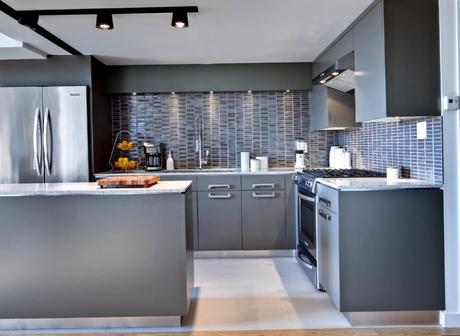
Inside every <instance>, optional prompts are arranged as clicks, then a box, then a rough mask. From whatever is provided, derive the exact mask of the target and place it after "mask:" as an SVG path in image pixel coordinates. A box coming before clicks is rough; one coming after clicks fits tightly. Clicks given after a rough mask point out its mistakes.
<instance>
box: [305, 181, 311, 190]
mask: <svg viewBox="0 0 460 336" xmlns="http://www.w3.org/2000/svg"><path fill="white" fill-rule="evenodd" d="M305 184H306V185H307V187H309V188H311V187H312V186H313V183H312V182H311V181H308V182H306V183H305Z"/></svg>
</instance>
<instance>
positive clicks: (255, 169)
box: [251, 159, 260, 173]
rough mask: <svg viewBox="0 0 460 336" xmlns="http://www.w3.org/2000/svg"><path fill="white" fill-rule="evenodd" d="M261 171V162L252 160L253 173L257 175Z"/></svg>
mask: <svg viewBox="0 0 460 336" xmlns="http://www.w3.org/2000/svg"><path fill="white" fill-rule="evenodd" d="M259 170H260V161H259V160H254V159H252V160H251V172H252V173H256V172H258V171H259Z"/></svg>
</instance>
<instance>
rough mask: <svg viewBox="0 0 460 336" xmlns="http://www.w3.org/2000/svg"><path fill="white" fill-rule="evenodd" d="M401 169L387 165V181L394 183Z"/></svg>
mask: <svg viewBox="0 0 460 336" xmlns="http://www.w3.org/2000/svg"><path fill="white" fill-rule="evenodd" d="M400 171H401V169H400V168H399V167H388V168H387V182H388V183H395V182H398V180H399V174H400Z"/></svg>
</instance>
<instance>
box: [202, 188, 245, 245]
mask: <svg viewBox="0 0 460 336" xmlns="http://www.w3.org/2000/svg"><path fill="white" fill-rule="evenodd" d="M198 245H199V250H201V251H212V250H218V251H220V250H241V191H231V190H230V191H207V192H198Z"/></svg>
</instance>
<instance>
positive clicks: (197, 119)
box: [195, 116, 209, 169]
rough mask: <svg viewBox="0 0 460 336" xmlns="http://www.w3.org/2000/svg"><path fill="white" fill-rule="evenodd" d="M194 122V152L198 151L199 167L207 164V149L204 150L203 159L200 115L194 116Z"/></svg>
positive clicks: (201, 167)
mask: <svg viewBox="0 0 460 336" xmlns="http://www.w3.org/2000/svg"><path fill="white" fill-rule="evenodd" d="M195 122H196V140H195V152H196V153H198V164H199V169H203V166H205V165H207V164H208V158H209V150H207V151H206V152H205V159H204V160H203V122H202V120H201V118H200V117H198V116H196V117H195Z"/></svg>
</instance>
